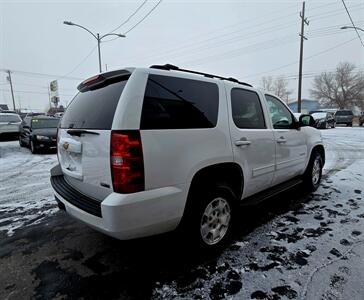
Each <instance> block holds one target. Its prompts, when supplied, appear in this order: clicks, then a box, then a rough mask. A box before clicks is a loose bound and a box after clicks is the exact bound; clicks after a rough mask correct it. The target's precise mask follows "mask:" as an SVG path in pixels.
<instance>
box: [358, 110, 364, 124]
mask: <svg viewBox="0 0 364 300" xmlns="http://www.w3.org/2000/svg"><path fill="white" fill-rule="evenodd" d="M363 124H364V112H361V113H360V117H359V126H363Z"/></svg>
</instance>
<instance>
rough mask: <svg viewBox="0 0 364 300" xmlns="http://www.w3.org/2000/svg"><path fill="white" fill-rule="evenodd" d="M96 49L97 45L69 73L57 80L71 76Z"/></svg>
mask: <svg viewBox="0 0 364 300" xmlns="http://www.w3.org/2000/svg"><path fill="white" fill-rule="evenodd" d="M96 48H97V45H96V46H95V47H93V48H92V49H91V51H90V52H89V53H88V54H87V55H86V56H85V57H84V58H83V59H82V60H81V61H80V62H79V63H78V64H77V65H76V66H75V67H74V68H73V69H72V70H71V71H69V72H68V73H66V74H65V75H63V76H61V77H60V78H59V79H62V78H63V77H67V76H68V75H71V74H72V73H73V72H74V71H76V70H77V69H78V68H79V67H80V66H81V65H82V64H83V63H84V62H85V61H86V60H87V59H88V58H89V57H90V56H91V54H92V53H94V51H95V50H96Z"/></svg>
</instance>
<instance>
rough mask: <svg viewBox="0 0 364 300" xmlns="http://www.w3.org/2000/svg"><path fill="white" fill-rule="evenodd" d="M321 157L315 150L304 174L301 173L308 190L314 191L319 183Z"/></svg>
mask: <svg viewBox="0 0 364 300" xmlns="http://www.w3.org/2000/svg"><path fill="white" fill-rule="evenodd" d="M322 168H323V163H322V157H321V154H320V153H319V152H317V151H315V152H313V153H312V155H311V158H310V162H309V163H308V166H307V169H306V172H305V174H304V175H303V182H304V185H305V187H306V188H307V189H308V190H309V191H310V192H314V191H316V190H317V188H318V187H319V185H320V182H321V177H322Z"/></svg>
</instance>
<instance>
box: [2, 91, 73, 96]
mask: <svg viewBox="0 0 364 300" xmlns="http://www.w3.org/2000/svg"><path fill="white" fill-rule="evenodd" d="M0 91H2V92H8V93H10V91H9V90H5V89H0ZM14 93H25V94H39V95H48V92H35V91H21V90H14ZM59 95H60V96H66V97H73V96H74V95H68V94H59Z"/></svg>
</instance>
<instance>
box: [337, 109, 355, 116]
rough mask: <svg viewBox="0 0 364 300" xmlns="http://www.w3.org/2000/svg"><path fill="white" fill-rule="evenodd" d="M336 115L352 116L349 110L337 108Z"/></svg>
mask: <svg viewBox="0 0 364 300" xmlns="http://www.w3.org/2000/svg"><path fill="white" fill-rule="evenodd" d="M336 115H337V116H352V115H353V112H352V111H351V110H338V111H337V112H336Z"/></svg>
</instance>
